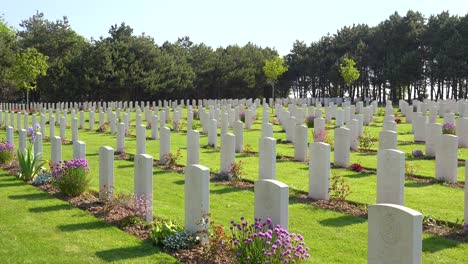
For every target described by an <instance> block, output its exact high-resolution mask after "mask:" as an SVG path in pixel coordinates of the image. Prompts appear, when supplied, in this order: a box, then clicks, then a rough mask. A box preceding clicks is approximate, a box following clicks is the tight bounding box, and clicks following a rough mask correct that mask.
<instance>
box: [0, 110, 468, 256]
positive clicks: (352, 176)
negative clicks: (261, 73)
mask: <svg viewBox="0 0 468 264" xmlns="http://www.w3.org/2000/svg"><path fill="white" fill-rule="evenodd" d="M183 116H184V115H183ZM259 116H260V115H259ZM377 121H378V120H377ZM132 123H133V124H134V113H132ZM372 125H373V126H370V127H369V130H370V132H371V133H372V134H373V136H375V137H377V135H378V131H380V129H381V127H379V125H381V124H380V123H373V124H372ZM85 127H87V124H86V125H85ZM96 127H97V125H96ZM169 127H170V125H169ZM260 128H261V125H260V120H257V121H256V122H255V124H254V126H253V129H252V130H251V131H245V133H244V143H245V144H249V145H250V146H251V148H252V149H253V151H258V139H259V138H260V135H261V131H260ZM398 128H399V132H400V131H403V132H402V133H403V134H402V135H399V140H403V141H406V140H407V139H406V138H407V137H408V135H407V134H405V133H407V132H405V131H407V130H408V129H409V130H410V129H411V125H407V124H402V125H399V127H398ZM400 128H401V129H400ZM274 129H275V133H274V136H275V138H277V139H285V133H284V132H281V129H280V126H278V125H275V126H274ZM200 130H201V129H200ZM133 131H134V130H133ZM58 132H59V130H58V127H57V129H56V135H58ZM332 132H333V131H332V129H330V132H329V134H330V135H331V136H333V133H332ZM45 134H46V135H48V131H46V133H45ZM133 134H134V132H133ZM147 135H148V136H149V135H150V131H149V130H148V131H147ZM409 136H411V137H412V135H409ZM1 137H4V131H3V130H2V131H1V132H0V138H1ZM67 137H68V138H70V137H71V132H70V131H67ZM79 139H80V140H82V141H84V142H86V144H87V159H88V161H89V163H90V167H91V174H92V182H91V188H92V189H93V190H98V188H99V186H98V184H99V179H98V150H99V147H100V146H104V145H109V146H112V147H115V144H116V139H115V135H110V134H99V133H96V132H94V131H87V130H83V131H80V133H79ZM219 140H220V137H218V143H219ZM125 141H126V152H127V153H134V152H135V145H136V142H135V138H133V137H126V139H125ZM309 141H312V133H309ZM207 143H208V140H207V137H206V136H205V135H201V136H200V146H204V145H207ZM414 145H415V146H418V147H419V149H421V148H420V145H417V144H414ZM408 146H410V145H404V148H407V149H408V151H410V150H411V149H410V148H408ZM401 147H402V148H401V149H403V146H401ZM146 148H147V152H148V154H150V155H152V156H153V157H154V158H155V159H158V158H159V140H147V147H146ZM376 148H377V145H375V146H374V149H376ZM399 148H400V146H399ZM177 149H180V150H181V154H182V158H181V159H180V160H179V161H178V163H179V164H185V159H186V135H185V133H183V132H179V133H171V152H173V153H175V152H176V151H177ZM62 151H63V159H71V157H72V146H71V145H65V146H63V150H62ZM408 151H407V152H408ZM293 152H294V147H293V145H292V144H277V153H281V154H282V155H284V156H293ZM464 153H465V152H464V151H460V155H461V157H464V156H463V155H465V154H464ZM332 155H333V154H332ZM44 157H46V158H48V157H50V144H49V143H47V142H44ZM351 157H352V160H353V161H354V160H360V162H361V163H362V164H363V165H364V166H366V167H369V168H375V166H376V155H375V154H373V155H363V154H362V153H352V155H351ZM236 160H242V161H243V171H244V177H245V178H246V179H250V180H256V179H257V173H258V159H257V157H255V156H246V155H244V154H236ZM332 160H333V158H332ZM411 162H413V161H411ZM418 162H419V161H418ZM424 162H427V163H434V161H430V160H429V161H428V160H424ZM200 163H201V164H202V165H204V166H207V167H209V168H210V169H211V171H214V172H216V171H219V167H220V164H219V150H214V149H205V148H201V149H200ZM432 166H434V165H432ZM115 168H116V170H115V186H114V188H115V189H116V191H117V192H132V191H133V163H132V162H129V161H122V160H116V161H115ZM335 171H336V173H338V174H340V175H342V176H343V177H344V178H345V180H346V181H347V183H349V184H350V186H351V190H352V194H351V195H350V196H349V198H348V199H349V200H351V201H355V202H359V203H365V204H372V203H375V192H376V185H375V183H376V179H375V174H373V173H367V174H366V173H361V174H359V173H354V172H351V171H349V170H346V169H336V170H335ZM425 173H426V172H425V171H424V170H421V172H417V174H421V175H424V176H427V177H434V175H433V174H434V172H432V173H427V175H425ZM277 179H278V180H280V181H283V182H285V183H286V184H288V185H289V186H290V188H294V189H297V190H302V191H307V188H308V164H307V163H300V162H292V161H281V162H277ZM459 179H460V178H459ZM183 184H184V177H183V174H178V173H174V172H168V171H163V170H160V169H157V168H155V170H154V197H155V198H154V213H155V214H156V215H158V216H162V217H164V218H172V219H175V220H176V221H178V222H179V223H182V221H183V213H184V208H183V197H184V193H183ZM210 201H211V204H210V205H211V213H212V218H213V219H214V220H215V221H216V222H217V223H222V224H225V225H227V224H228V223H229V221H230V220H231V219H237V218H239V217H240V216H242V215H243V216H245V217H247V219H252V218H253V201H254V196H253V191H252V190H240V189H236V188H233V187H229V186H225V185H219V184H216V183H211V184H210ZM462 201H463V190H461V189H455V188H451V187H447V186H443V185H440V184H421V183H415V182H411V181H407V182H406V184H405V204H406V205H407V206H408V207H411V208H413V209H416V210H419V211H422V212H423V213H424V214H431V215H433V216H434V217H435V218H437V219H440V220H448V221H451V222H456V221H457V219H460V218H461V217H463V204H462ZM289 210H290V217H289V219H290V220H289V221H290V229H291V230H292V231H294V232H300V233H303V234H304V236H305V238H306V241H307V242H308V244H309V246H310V247H311V248H312V249H311V253H312V258H311V259H310V263H363V262H365V261H366V256H367V250H366V248H367V221H366V220H365V219H361V218H356V217H353V216H349V215H345V214H341V213H336V212H332V211H328V210H323V209H319V208H315V207H312V206H309V205H304V204H298V203H290V206H289ZM467 250H468V246H467V245H466V244H463V243H458V242H454V241H450V240H446V239H444V238H441V237H434V236H430V235H427V234H425V235H424V240H423V251H424V252H423V261H424V262H425V263H460V262H463V260H464V255H463V254H464V253H465V252H466V251H467Z"/></svg>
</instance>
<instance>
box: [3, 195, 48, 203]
mask: <svg viewBox="0 0 468 264" xmlns="http://www.w3.org/2000/svg"><path fill="white" fill-rule="evenodd" d="M8 198H9V199H12V200H33V201H35V200H45V199H52V196H50V195H49V194H47V193H29V194H15V195H10V196H8Z"/></svg>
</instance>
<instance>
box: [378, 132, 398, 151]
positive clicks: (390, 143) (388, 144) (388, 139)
mask: <svg viewBox="0 0 468 264" xmlns="http://www.w3.org/2000/svg"><path fill="white" fill-rule="evenodd" d="M397 136H398V134H397V132H395V131H390V130H382V131H380V132H379V150H381V149H397V144H398V141H397Z"/></svg>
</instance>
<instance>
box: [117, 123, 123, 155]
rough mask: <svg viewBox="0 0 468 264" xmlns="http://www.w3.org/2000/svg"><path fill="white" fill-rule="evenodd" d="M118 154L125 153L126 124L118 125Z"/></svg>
mask: <svg viewBox="0 0 468 264" xmlns="http://www.w3.org/2000/svg"><path fill="white" fill-rule="evenodd" d="M116 139H117V152H119V153H122V152H123V151H125V123H119V124H118V125H117V135H116Z"/></svg>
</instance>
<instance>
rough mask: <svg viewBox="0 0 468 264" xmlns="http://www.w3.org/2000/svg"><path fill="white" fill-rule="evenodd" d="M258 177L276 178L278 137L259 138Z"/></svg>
mask: <svg viewBox="0 0 468 264" xmlns="http://www.w3.org/2000/svg"><path fill="white" fill-rule="evenodd" d="M258 178H259V179H273V180H274V179H276V139H274V138H269V137H266V138H260V139H259V146H258Z"/></svg>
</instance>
